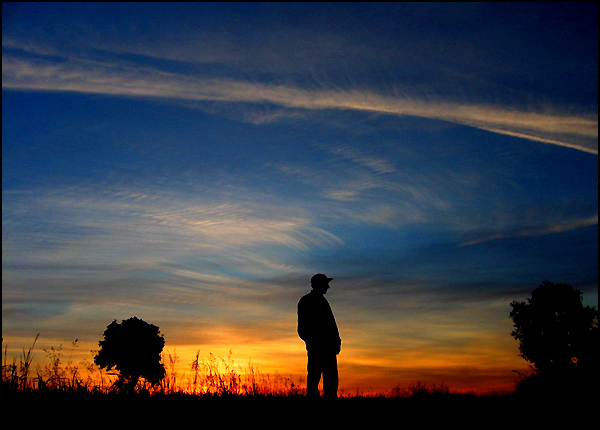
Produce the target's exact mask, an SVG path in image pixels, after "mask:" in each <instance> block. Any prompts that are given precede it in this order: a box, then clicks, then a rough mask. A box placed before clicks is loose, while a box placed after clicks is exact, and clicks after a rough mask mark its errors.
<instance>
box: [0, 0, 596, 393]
mask: <svg viewBox="0 0 600 430" xmlns="http://www.w3.org/2000/svg"><path fill="white" fill-rule="evenodd" d="M315 273H325V274H326V275H327V276H329V277H333V278H334V280H333V281H332V282H331V289H330V290H329V292H328V293H327V296H326V297H327V299H328V300H329V303H330V304H331V307H332V309H333V311H334V314H335V316H336V320H337V323H338V327H339V331H340V335H341V337H342V352H341V354H340V355H339V357H338V363H339V371H340V387H341V388H342V389H343V390H345V392H359V391H360V392H381V391H385V390H390V389H392V388H393V387H394V386H398V385H399V386H403V387H407V386H408V385H409V384H411V383H415V382H416V381H421V382H424V383H427V384H441V383H444V384H445V385H447V386H449V387H450V389H451V390H452V391H464V392H467V391H472V392H477V393H483V392H490V391H494V390H496V391H510V390H512V389H513V388H514V382H515V376H516V374H515V372H514V370H519V371H524V370H527V369H528V363H527V362H525V361H524V360H523V359H522V358H520V357H519V355H518V352H519V351H518V343H517V342H516V341H515V340H514V339H513V338H512V337H511V335H510V332H511V331H512V329H513V326H512V321H511V319H510V316H509V313H510V310H511V307H510V303H511V302H512V301H515V300H518V301H522V300H525V299H526V298H528V297H530V293H531V291H532V290H533V289H535V288H536V287H537V286H538V285H540V284H541V283H542V282H543V281H544V280H549V281H552V282H565V283H568V284H571V285H573V286H574V287H575V288H577V289H579V290H581V291H582V292H583V300H584V304H585V305H590V306H595V307H596V308H597V304H598V6H597V3H593V2H592V3H574V2H569V3H558V2H550V3H545V2H538V3H476V2H468V3H423V2H419V3H392V2H387V3H373V2H371V3H358V2H352V3H310V2H304V3H252V2H245V3H191V2H188V3H159V2H154V3H84V2H70V3H26V2H19V3H3V4H2V338H3V344H4V345H3V346H5V347H7V348H8V351H9V356H10V353H13V354H14V355H15V356H18V354H19V353H20V352H21V351H22V348H27V347H29V346H30V345H31V343H32V342H33V339H34V338H35V336H36V334H37V333H40V338H39V340H38V343H37V344H36V351H35V353H36V358H35V361H34V363H42V362H43V360H44V353H43V349H45V348H46V349H47V348H49V347H50V346H54V347H57V346H58V345H60V344H62V345H63V346H64V347H65V349H67V348H68V346H69V345H70V343H71V342H73V341H74V340H75V339H77V340H78V345H79V347H78V348H77V349H76V350H73V351H70V354H71V355H70V357H72V358H73V359H88V360H91V357H92V354H91V353H90V351H91V350H95V349H98V341H99V340H101V339H102V333H103V332H104V330H105V329H106V326H107V325H108V324H110V323H111V322H112V321H113V320H117V321H118V322H120V321H122V320H125V319H128V318H130V317H133V316H137V317H138V318H141V319H143V320H144V321H146V322H149V323H151V324H154V325H157V326H158V327H159V328H160V330H161V333H162V334H163V335H164V336H165V341H166V346H165V348H166V351H168V352H169V353H172V354H173V353H176V354H177V355H178V356H179V357H180V364H179V367H180V370H181V371H185V370H186V369H187V370H188V371H189V363H190V362H191V361H192V359H193V357H194V355H195V354H196V352H197V351H200V355H201V356H206V355H208V354H209V353H213V354H214V355H216V356H220V357H226V356H227V355H228V354H229V351H231V352H232V356H233V357H234V359H235V361H236V362H237V363H238V364H239V365H240V366H242V367H243V366H246V364H247V363H248V362H251V363H252V364H253V365H254V366H256V367H257V368H258V370H259V371H260V372H265V373H270V374H276V373H279V374H281V375H284V376H287V375H291V376H292V377H294V378H300V377H304V372H305V367H306V351H305V348H304V344H303V342H302V341H301V340H300V339H299V338H298V336H297V334H296V306H297V303H298V300H299V299H300V297H302V296H303V295H304V294H306V293H308V292H309V291H310V278H311V276H312V275H313V274H315Z"/></svg>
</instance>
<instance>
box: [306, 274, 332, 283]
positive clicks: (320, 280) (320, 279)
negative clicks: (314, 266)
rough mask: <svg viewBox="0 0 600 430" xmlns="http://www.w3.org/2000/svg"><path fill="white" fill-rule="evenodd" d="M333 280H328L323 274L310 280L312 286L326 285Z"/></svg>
mask: <svg viewBox="0 0 600 430" xmlns="http://www.w3.org/2000/svg"><path fill="white" fill-rule="evenodd" d="M332 279H333V278H328V277H327V276H325V275H323V274H322V273H317V274H316V275H315V276H313V277H312V278H310V283H311V284H326V283H328V282H329V281H331V280H332Z"/></svg>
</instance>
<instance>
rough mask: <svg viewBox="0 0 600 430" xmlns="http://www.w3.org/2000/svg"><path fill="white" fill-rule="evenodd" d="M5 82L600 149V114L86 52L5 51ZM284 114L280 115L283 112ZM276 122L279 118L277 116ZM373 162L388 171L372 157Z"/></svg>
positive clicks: (31, 87) (591, 150)
mask: <svg viewBox="0 0 600 430" xmlns="http://www.w3.org/2000/svg"><path fill="white" fill-rule="evenodd" d="M2 86H3V88H7V89H21V90H35V91H66V92H79V93H92V94H107V95H114V96H127V97H152V98H159V99H169V100H187V101H196V102H198V101H210V102H226V103H253V104H263V103H268V104H272V105H276V106H280V107H283V108H286V109H287V108H291V109H304V110H323V109H340V110H358V111H365V112H374V113H380V114H389V115H399V116H415V117H421V118H427V119H433V120H442V121H448V122H452V123H456V124H461V125H465V126H469V127H474V128H479V129H482V130H487V131H489V132H492V133H499V134H504V135H510V136H513V137H518V138H522V139H527V140H532V141H536V142H542V143H547V144H552V145H558V146H564V147H568V148H573V149H577V150H580V151H584V152H587V153H591V154H596V155H597V154H598V143H597V139H598V120H597V114H596V113H591V114H581V115H579V114H573V113H570V112H568V111H561V110H560V109H546V110H542V109H538V110H536V109H528V108H518V107H514V106H503V105H493V104H489V103H488V104H483V103H480V102H478V101H477V100H466V101H452V100H446V99H444V98H436V97H430V96H427V97H419V96H418V95H408V94H410V93H409V92H406V91H402V90H401V89H399V88H392V90H391V91H386V93H382V92H379V91H375V90H372V89H365V88H360V87H333V86H328V85H327V84H325V85H313V86H310V87H302V86H299V85H297V84H293V83H292V84H277V83H264V82H261V81H259V80H255V79H242V78H231V77H220V76H216V75H215V76H207V75H204V74H200V75H195V74H193V73H180V72H176V71H166V70H162V69H158V68H156V67H151V66H149V65H141V64H134V63H131V62H129V63H128V62H116V61H110V60H107V59H102V60H99V59H91V58H86V57H81V56H72V55H71V56H63V57H58V59H57V57H56V56H46V55H33V54H28V55H19V54H18V53H15V52H14V50H7V51H6V52H3V57H2ZM279 115H281V113H280V112H279V113H277V116H279ZM270 120H272V118H271V119H270ZM372 161H373V162H374V163H375V164H373V163H372V167H374V168H377V169H383V171H386V170H387V169H388V167H389V166H382V165H381V164H380V163H378V162H377V160H372Z"/></svg>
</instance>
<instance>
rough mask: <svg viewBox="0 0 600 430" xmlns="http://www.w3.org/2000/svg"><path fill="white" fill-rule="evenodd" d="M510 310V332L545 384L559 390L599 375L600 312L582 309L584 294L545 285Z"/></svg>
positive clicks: (560, 285)
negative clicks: (599, 338)
mask: <svg viewBox="0 0 600 430" xmlns="http://www.w3.org/2000/svg"><path fill="white" fill-rule="evenodd" d="M511 306H512V311H511V312H510V316H511V318H512V320H513V323H514V327H515V329H514V331H513V332H512V333H511V334H512V336H513V337H514V338H515V339H516V340H518V341H519V351H520V355H521V357H523V358H524V359H525V360H527V361H528V362H530V363H531V364H532V365H533V366H534V369H535V373H536V374H537V375H538V379H539V380H540V381H541V382H543V383H544V384H550V385H549V386H552V387H554V388H557V389H558V388H561V387H560V385H561V384H562V385H564V384H572V383H574V382H576V381H584V380H590V379H593V378H591V377H592V376H593V375H597V374H598V370H597V369H598V311H597V310H596V309H595V308H593V307H589V306H586V307H584V306H583V303H582V293H581V291H579V290H576V289H573V287H572V286H571V285H568V284H554V283H552V282H549V281H544V282H543V283H542V284H541V285H540V286H539V287H538V288H536V289H535V290H533V291H532V293H531V298H529V299H527V301H526V302H516V301H515V302H512V303H511ZM528 383H531V381H528ZM562 388H564V387H562Z"/></svg>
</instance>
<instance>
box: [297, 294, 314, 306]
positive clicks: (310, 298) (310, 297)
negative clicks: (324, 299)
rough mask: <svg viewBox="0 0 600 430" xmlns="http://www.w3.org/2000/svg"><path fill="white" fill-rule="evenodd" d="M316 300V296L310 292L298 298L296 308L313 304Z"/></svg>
mask: <svg viewBox="0 0 600 430" xmlns="http://www.w3.org/2000/svg"><path fill="white" fill-rule="evenodd" d="M317 299H318V297H317V296H316V294H314V292H312V291H311V292H310V293H308V294H306V295H304V296H302V297H301V298H300V301H299V302H298V306H300V305H302V304H308V303H313V302H314V301H315V300H317Z"/></svg>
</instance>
